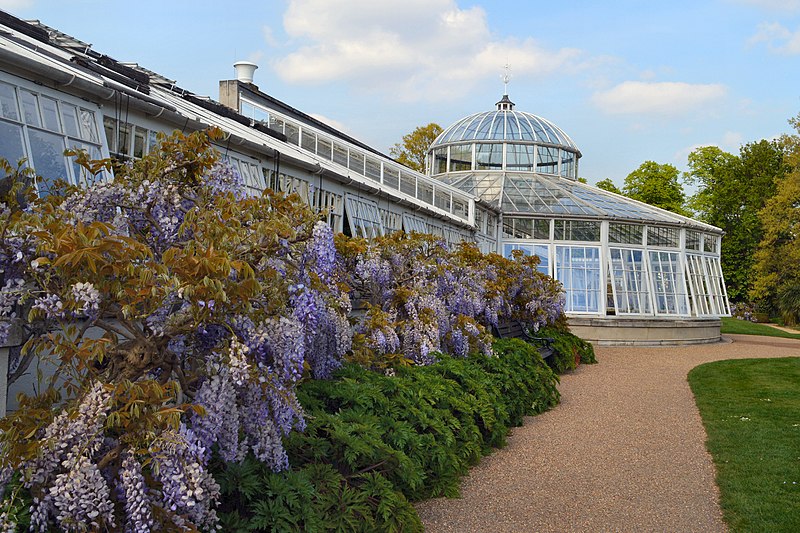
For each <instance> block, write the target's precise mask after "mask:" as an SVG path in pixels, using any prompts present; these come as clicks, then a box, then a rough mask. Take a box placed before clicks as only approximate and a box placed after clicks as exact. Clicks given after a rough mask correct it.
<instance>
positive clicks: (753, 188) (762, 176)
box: [684, 140, 787, 302]
mask: <svg viewBox="0 0 800 533" xmlns="http://www.w3.org/2000/svg"><path fill="white" fill-rule="evenodd" d="M784 153H785V149H784V147H783V145H782V144H781V143H779V142H776V141H766V140H762V141H758V142H752V143H748V144H746V145H744V146H742V147H741V149H740V151H739V155H738V156H736V155H733V154H730V153H727V152H725V151H723V150H721V149H719V148H718V147H716V146H705V147H701V148H698V149H696V150H695V151H694V152H692V153H691V154H689V171H688V172H687V173H686V174H684V179H685V180H686V181H687V182H688V183H693V184H696V185H697V186H698V192H697V193H696V194H694V195H693V196H692V197H691V198H690V199H689V201H688V205H689V206H690V207H691V208H692V209H693V210H694V211H695V212H696V214H697V215H696V216H697V217H698V218H699V219H700V220H702V221H704V222H707V223H709V224H713V225H714V226H717V227H719V228H722V229H723V230H724V231H725V234H726V235H725V238H724V239H723V240H722V268H723V271H724V272H725V281H726V284H727V288H728V295H729V296H730V298H731V300H733V301H735V302H739V301H747V300H749V297H750V290H751V289H752V288H753V282H754V272H753V264H754V253H755V251H756V248H757V247H758V243H759V242H760V241H761V238H762V236H763V226H762V221H761V220H760V219H759V216H758V213H759V211H760V210H761V209H763V207H764V205H765V202H766V201H767V200H768V199H769V198H771V197H772V196H773V195H774V194H775V192H776V183H778V182H779V181H780V180H781V179H782V178H783V176H785V175H786V171H787V167H786V164H785V162H784Z"/></svg>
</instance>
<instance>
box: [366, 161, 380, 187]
mask: <svg viewBox="0 0 800 533" xmlns="http://www.w3.org/2000/svg"><path fill="white" fill-rule="evenodd" d="M365 170H366V176H367V177H368V178H371V179H374V180H375V181H380V180H381V163H380V161H378V160H377V159H372V158H371V157H368V158H367V162H366V168H365Z"/></svg>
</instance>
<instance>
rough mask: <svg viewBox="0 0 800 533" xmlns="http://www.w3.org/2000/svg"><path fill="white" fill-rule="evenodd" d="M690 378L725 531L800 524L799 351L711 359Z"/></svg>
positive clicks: (787, 528) (798, 526) (779, 528)
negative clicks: (773, 356) (714, 471)
mask: <svg viewBox="0 0 800 533" xmlns="http://www.w3.org/2000/svg"><path fill="white" fill-rule="evenodd" d="M689 384H690V386H691V387H692V391H693V392H694V394H695V400H696V402H697V406H698V408H699V409H700V414H701V416H702V418H703V424H704V425H705V428H706V432H707V434H708V441H707V442H706V446H707V448H708V450H709V452H711V455H712V456H713V458H714V464H715V465H716V468H717V484H718V485H719V488H720V493H721V504H722V511H723V514H724V517H725V521H726V522H727V523H728V526H729V528H730V530H731V531H733V532H738V531H741V532H744V531H771V532H772V531H776V532H777V531H787V532H788V531H791V532H797V531H800V394H798V390H799V389H800V358H794V357H792V358H782V359H744V360H732V361H718V362H714V363H708V364H704V365H701V366H698V367H696V368H695V369H693V370H692V371H691V372H690V373H689Z"/></svg>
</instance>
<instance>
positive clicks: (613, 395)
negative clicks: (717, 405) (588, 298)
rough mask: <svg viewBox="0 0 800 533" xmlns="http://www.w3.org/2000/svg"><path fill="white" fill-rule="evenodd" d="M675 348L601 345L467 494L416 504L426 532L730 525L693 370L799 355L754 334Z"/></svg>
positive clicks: (792, 345)
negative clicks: (692, 383) (557, 400)
mask: <svg viewBox="0 0 800 533" xmlns="http://www.w3.org/2000/svg"><path fill="white" fill-rule="evenodd" d="M726 340H727V341H728V342H723V343H719V344H713V345H702V346H691V347H677V348H674V347H670V348H664V347H659V348H643V347H635V348H628V347H626V348H617V347H598V348H596V353H597V360H598V362H599V364H597V365H582V366H581V367H579V368H578V369H577V370H576V371H575V372H572V373H570V374H568V375H564V376H562V378H561V385H560V387H559V389H560V390H561V404H560V405H559V406H558V407H556V408H555V409H553V410H552V411H549V412H547V413H544V414H542V415H539V416H537V417H531V418H527V419H526V420H525V425H524V426H522V427H520V428H514V430H513V433H512V435H511V436H510V438H509V441H508V446H506V447H505V448H504V449H502V450H499V451H496V452H495V453H493V454H492V455H490V456H489V457H486V458H484V459H483V460H482V461H481V463H480V464H479V465H478V466H476V467H475V468H474V469H473V470H472V471H471V473H470V475H469V476H468V477H467V478H465V480H464V482H463V483H462V491H461V492H462V498H460V499H445V498H439V499H436V500H430V501H427V502H422V503H419V504H417V506H416V508H417V510H418V511H419V514H420V517H421V518H422V521H423V523H424V524H425V530H426V531H428V532H459V533H462V532H463V533H466V532H478V531H491V532H520V533H522V532H547V531H553V532H563V531H591V532H595V531H637V532H639V531H680V532H688V531H702V532H714V531H725V525H724V523H723V522H722V515H721V512H720V509H719V495H718V490H717V487H716V485H715V484H714V465H713V463H712V460H711V456H710V455H709V454H708V452H706V449H705V445H704V441H705V430H704V429H703V426H702V422H701V420H700V415H699V413H698V411H697V407H696V406H695V403H694V397H693V396H692V393H691V390H690V389H689V385H688V383H687V381H686V375H687V373H688V372H689V370H691V369H692V368H694V367H695V366H697V365H699V364H701V363H705V362H708V361H716V360H721V359H738V358H748V357H785V356H800V340H792V339H780V338H775V337H756V336H748V335H729V336H726Z"/></svg>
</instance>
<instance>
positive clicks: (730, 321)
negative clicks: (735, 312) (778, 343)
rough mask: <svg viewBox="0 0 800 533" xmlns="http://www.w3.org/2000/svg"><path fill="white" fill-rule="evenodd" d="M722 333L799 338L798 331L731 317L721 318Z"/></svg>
mask: <svg viewBox="0 0 800 533" xmlns="http://www.w3.org/2000/svg"><path fill="white" fill-rule="evenodd" d="M721 331H722V333H737V334H740V335H763V336H765V337H784V338H787V339H800V333H788V332H786V331H781V330H779V329H776V328H773V327H772V326H767V325H766V324H756V323H755V322H748V321H747V320H739V319H738V318H733V317H724V318H723V319H722V329H721Z"/></svg>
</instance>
